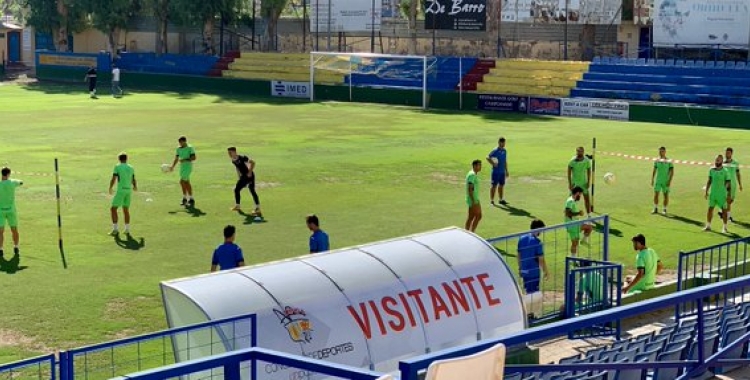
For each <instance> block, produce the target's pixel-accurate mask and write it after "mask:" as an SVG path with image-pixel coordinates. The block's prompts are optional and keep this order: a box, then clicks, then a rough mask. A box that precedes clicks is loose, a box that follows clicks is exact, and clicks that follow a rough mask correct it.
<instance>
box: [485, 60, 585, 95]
mask: <svg viewBox="0 0 750 380" xmlns="http://www.w3.org/2000/svg"><path fill="white" fill-rule="evenodd" d="M588 68H589V63H588V62H572V61H565V62H564V61H527V60H497V61H496V62H495V67H494V68H491V69H490V70H489V73H488V74H487V75H484V77H483V81H482V82H480V83H478V85H477V92H479V93H488V94H514V95H536V96H559V97H567V96H569V95H570V90H571V89H572V88H573V87H575V86H576V83H577V82H578V81H579V80H581V78H583V74H584V73H585V72H586V71H588Z"/></svg>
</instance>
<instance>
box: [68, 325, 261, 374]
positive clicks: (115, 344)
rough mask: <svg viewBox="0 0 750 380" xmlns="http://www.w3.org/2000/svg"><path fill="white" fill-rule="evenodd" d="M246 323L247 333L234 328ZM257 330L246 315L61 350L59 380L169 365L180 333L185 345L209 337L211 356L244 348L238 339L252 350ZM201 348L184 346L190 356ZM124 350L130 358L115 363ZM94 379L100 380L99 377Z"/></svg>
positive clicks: (173, 357) (175, 355)
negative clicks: (194, 338) (192, 337)
mask: <svg viewBox="0 0 750 380" xmlns="http://www.w3.org/2000/svg"><path fill="white" fill-rule="evenodd" d="M247 322H249V323H250V326H249V331H241V329H238V328H237V324H246V323H247ZM227 327H231V328H232V330H231V331H232V333H231V334H226V333H224V331H223V329H225V328H227ZM256 331H257V317H256V315H255V314H248V315H240V316H236V317H230V318H224V319H218V320H214V321H208V322H203V323H198V324H194V325H189V326H183V327H179V328H174V329H169V330H164V331H159V332H156V333H151V334H144V335H139V336H135V337H130V338H125V339H120V340H115V341H111V342H105V343H100V344H95V345H91V346H85V347H80V348H75V349H72V350H69V351H62V352H60V379H61V380H74V379H75V378H76V377H80V378H89V374H90V373H95V372H97V373H101V372H104V371H106V372H107V373H106V374H104V375H105V376H106V377H107V378H110V377H115V376H119V375H122V374H124V373H127V372H132V371H140V370H143V369H144V367H147V366H144V363H145V364H149V360H150V363H152V364H153V365H152V367H157V366H158V367H160V366H164V365H169V364H172V363H173V362H175V361H176V360H175V358H176V357H177V355H178V352H177V349H176V346H175V345H174V340H175V339H177V338H178V337H179V336H180V335H183V334H184V335H185V337H186V339H185V340H186V341H188V342H189V341H190V334H197V333H206V332H208V333H209V334H211V337H210V341H209V343H208V345H209V346H210V347H208V349H209V350H210V351H211V352H210V354H213V353H214V352H213V350H214V347H216V348H217V349H219V348H220V349H222V350H223V351H232V350H235V349H237V348H244V347H237V346H236V342H237V341H238V340H249V344H250V347H255V346H256V345H257V334H256ZM214 332H216V334H217V335H218V336H219V338H220V339H219V340H217V341H214V340H213V337H214ZM229 335H231V336H229ZM170 340H172V341H170ZM153 342H157V344H155V345H154V346H155V347H148V346H147V344H149V343H152V344H153ZM203 348H206V347H194V346H191V347H187V351H188V353H189V352H190V351H191V350H199V349H203ZM124 349H127V351H128V352H129V353H130V354H131V355H132V358H129V359H128V360H125V361H118V360H119V359H121V358H122V357H123V356H126V355H127V354H126V353H125V354H123V353H121V354H119V355H118V354H117V352H118V351H117V350H124ZM149 349H150V350H149ZM204 356H205V355H204ZM77 363H78V364H77ZM95 377H101V375H99V376H95Z"/></svg>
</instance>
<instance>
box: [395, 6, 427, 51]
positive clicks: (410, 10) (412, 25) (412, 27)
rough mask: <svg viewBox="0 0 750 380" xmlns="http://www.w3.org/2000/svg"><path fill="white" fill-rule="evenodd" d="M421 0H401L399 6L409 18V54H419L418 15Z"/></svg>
mask: <svg viewBox="0 0 750 380" xmlns="http://www.w3.org/2000/svg"><path fill="white" fill-rule="evenodd" d="M421 2H422V1H420V0H401V2H400V3H399V8H401V13H402V14H404V15H405V16H406V18H407V20H409V54H411V55H414V54H417V16H418V15H419V10H420V9H421V8H422V7H421Z"/></svg>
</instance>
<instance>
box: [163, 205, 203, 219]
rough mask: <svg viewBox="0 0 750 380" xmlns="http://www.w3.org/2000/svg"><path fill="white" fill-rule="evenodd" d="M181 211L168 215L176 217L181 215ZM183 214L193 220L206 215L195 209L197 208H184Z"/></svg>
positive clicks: (171, 212)
mask: <svg viewBox="0 0 750 380" xmlns="http://www.w3.org/2000/svg"><path fill="white" fill-rule="evenodd" d="M182 212H183V211H170V212H169V213H170V214H172V215H177V214H180V213H182ZM184 213H186V214H188V215H190V216H192V217H194V218H200V217H201V216H205V215H206V213H205V212H203V210H201V209H199V208H197V207H185V208H184Z"/></svg>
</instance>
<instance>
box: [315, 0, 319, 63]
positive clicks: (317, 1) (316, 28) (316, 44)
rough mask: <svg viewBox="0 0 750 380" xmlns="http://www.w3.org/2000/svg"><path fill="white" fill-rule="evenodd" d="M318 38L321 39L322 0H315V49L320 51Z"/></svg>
mask: <svg viewBox="0 0 750 380" xmlns="http://www.w3.org/2000/svg"><path fill="white" fill-rule="evenodd" d="M318 40H320V0H315V51H320V49H319V46H318Z"/></svg>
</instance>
